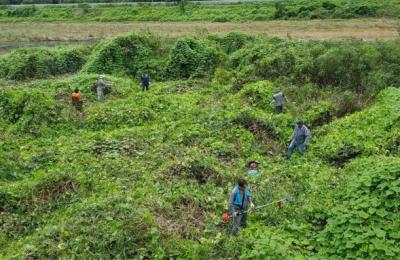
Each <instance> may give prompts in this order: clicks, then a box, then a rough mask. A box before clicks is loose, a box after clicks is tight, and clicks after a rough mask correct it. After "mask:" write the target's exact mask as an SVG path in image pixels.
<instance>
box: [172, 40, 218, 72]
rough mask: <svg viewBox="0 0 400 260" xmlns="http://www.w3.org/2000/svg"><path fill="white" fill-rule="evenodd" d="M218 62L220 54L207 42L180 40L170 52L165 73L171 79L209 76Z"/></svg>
mask: <svg viewBox="0 0 400 260" xmlns="http://www.w3.org/2000/svg"><path fill="white" fill-rule="evenodd" d="M220 61H221V54H220V53H219V52H218V51H217V49H216V48H215V47H213V46H210V44H209V42H207V41H204V40H200V39H196V38H185V39H180V40H178V41H177V42H176V44H175V46H174V48H173V49H172V50H171V53H170V57H169V60H168V66H167V73H168V76H170V77H172V78H190V77H204V76H211V75H212V74H213V73H214V70H215V68H216V67H217V66H218V64H219V63H220Z"/></svg>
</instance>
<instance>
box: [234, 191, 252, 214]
mask: <svg viewBox="0 0 400 260" xmlns="http://www.w3.org/2000/svg"><path fill="white" fill-rule="evenodd" d="M252 203H253V201H252V199H251V193H250V191H249V189H247V188H244V190H243V193H241V192H240V191H239V187H238V186H235V188H233V190H232V193H231V196H230V197H229V201H228V208H229V211H230V212H234V211H235V206H236V207H240V208H241V209H242V210H246V209H247V206H248V205H249V204H252Z"/></svg>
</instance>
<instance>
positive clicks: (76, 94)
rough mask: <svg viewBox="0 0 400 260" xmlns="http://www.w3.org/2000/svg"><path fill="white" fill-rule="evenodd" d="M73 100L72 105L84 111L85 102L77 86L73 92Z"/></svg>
mask: <svg viewBox="0 0 400 260" xmlns="http://www.w3.org/2000/svg"><path fill="white" fill-rule="evenodd" d="M71 100H72V105H73V106H74V107H75V109H76V110H77V111H79V112H82V110H83V102H82V99H81V94H80V93H79V89H78V88H76V89H75V90H74V92H72V95H71Z"/></svg>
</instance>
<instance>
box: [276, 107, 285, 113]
mask: <svg viewBox="0 0 400 260" xmlns="http://www.w3.org/2000/svg"><path fill="white" fill-rule="evenodd" d="M282 112H283V106H276V107H275V113H276V114H281V113H282Z"/></svg>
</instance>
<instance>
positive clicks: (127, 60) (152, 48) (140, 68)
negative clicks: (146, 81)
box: [83, 33, 163, 78]
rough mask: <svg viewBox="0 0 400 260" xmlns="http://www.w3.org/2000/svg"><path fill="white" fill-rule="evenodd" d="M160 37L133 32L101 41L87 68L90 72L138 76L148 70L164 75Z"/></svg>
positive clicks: (157, 75) (84, 69) (151, 73)
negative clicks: (160, 59)
mask: <svg viewBox="0 0 400 260" xmlns="http://www.w3.org/2000/svg"><path fill="white" fill-rule="evenodd" d="M159 46H160V40H159V39H158V38H157V37H156V36H154V35H152V34H136V33H134V34H130V35H125V36H119V37H116V38H114V39H111V40H105V41H103V42H101V43H100V44H99V45H98V46H96V47H95V49H94V50H93V53H92V55H91V56H90V58H89V60H88V62H87V63H86V65H85V67H84V68H83V71H84V72H88V73H98V74H100V73H107V74H116V75H129V76H134V77H137V76H138V75H140V73H141V72H144V71H146V72H148V73H149V74H150V75H151V76H152V77H153V75H154V76H155V78H157V77H159V78H160V77H162V76H161V75H163V65H162V64H161V63H160V61H159V58H160V57H159V55H160V53H159V51H160V50H159Z"/></svg>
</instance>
